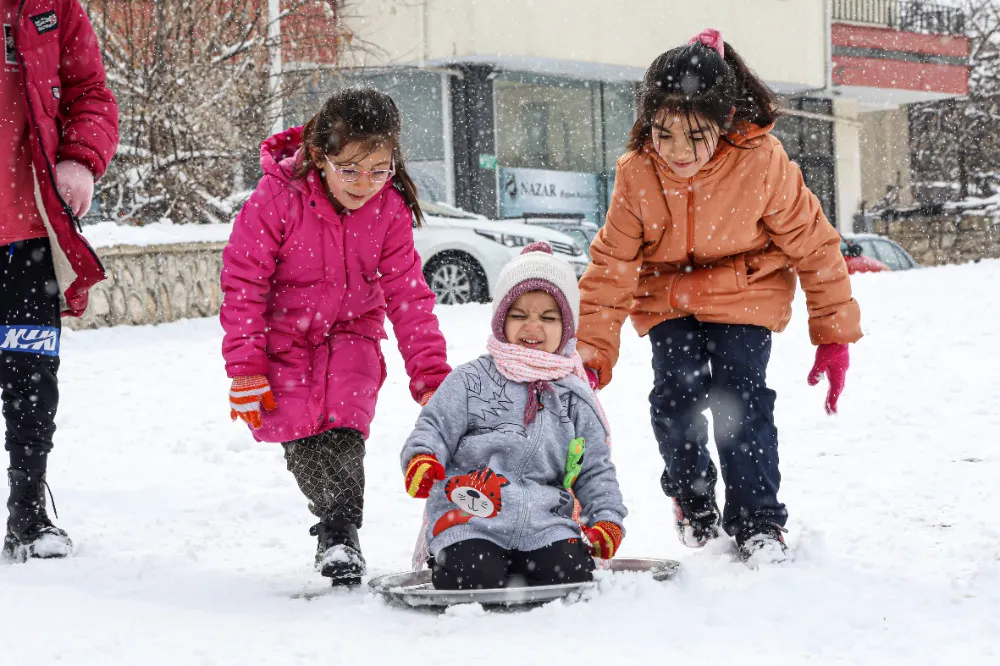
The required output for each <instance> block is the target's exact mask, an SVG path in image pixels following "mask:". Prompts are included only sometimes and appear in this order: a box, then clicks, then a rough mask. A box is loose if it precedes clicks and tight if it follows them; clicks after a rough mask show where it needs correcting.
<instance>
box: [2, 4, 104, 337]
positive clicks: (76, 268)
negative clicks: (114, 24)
mask: <svg viewBox="0 0 1000 666" xmlns="http://www.w3.org/2000/svg"><path fill="white" fill-rule="evenodd" d="M13 32H14V45H15V49H16V55H17V61H18V64H19V65H20V68H21V72H22V76H23V79H24V104H25V111H26V115H27V117H28V124H29V136H30V144H31V165H32V168H33V169H34V174H35V183H36V185H37V187H36V189H35V202H36V203H37V204H38V210H39V213H40V214H41V216H42V221H43V222H44V223H45V227H46V230H47V231H48V234H49V241H50V242H51V243H52V259H53V264H54V265H55V271H56V279H57V280H58V281H59V289H60V293H61V296H62V299H61V300H62V310H63V314H68V315H72V316H76V317H78V316H80V315H81V314H83V312H84V310H86V309H87V291H88V290H89V289H90V288H91V287H92V286H93V285H95V284H96V283H98V282H100V281H101V280H103V279H104V277H105V275H104V267H103V266H101V262H100V260H99V259H98V258H97V255H96V254H95V253H94V250H93V249H91V247H90V245H89V244H88V243H87V241H86V240H85V239H84V238H83V236H82V235H80V232H79V220H77V219H76V217H75V216H74V215H73V212H72V209H71V208H70V207H69V206H68V205H67V204H66V202H65V201H63V200H62V197H60V196H59V192H58V190H57V189H56V178H55V177H56V173H55V167H56V164H57V163H59V162H61V161H63V160H73V161H74V162H79V163H81V164H83V165H85V166H87V167H88V168H89V169H90V170H91V172H92V173H93V174H94V179H95V180H97V179H99V178H100V177H101V176H103V175H104V172H105V171H106V170H107V168H108V163H109V162H110V161H111V158H112V157H114V154H115V152H116V151H117V149H118V104H117V103H116V102H115V98H114V96H113V95H112V94H111V91H110V90H108V87H107V86H106V85H105V75H104V65H103V64H102V63H101V50H100V47H99V46H98V43H97V37H96V36H95V35H94V29H93V28H92V27H91V25H90V20H89V19H88V18H87V15H86V13H84V11H83V8H82V7H81V6H80V3H79V1H78V0H21V3H20V7H19V9H18V13H17V20H16V21H15V24H14V28H13Z"/></svg>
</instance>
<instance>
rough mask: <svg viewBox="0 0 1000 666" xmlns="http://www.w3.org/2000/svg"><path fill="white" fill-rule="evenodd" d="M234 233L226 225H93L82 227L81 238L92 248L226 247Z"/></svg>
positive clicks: (155, 223)
mask: <svg viewBox="0 0 1000 666" xmlns="http://www.w3.org/2000/svg"><path fill="white" fill-rule="evenodd" d="M232 231H233V225H232V223H231V222H229V223H226V224H173V223H172V222H152V223H150V224H144V225H142V226H134V225H128V224H117V223H116V222H96V223H94V224H87V225H84V227H83V235H84V236H85V237H86V239H87V241H88V242H90V244H91V246H92V247H95V248H101V247H110V246H112V245H139V246H146V245H161V244H169V243H217V242H222V243H225V242H226V241H228V240H229V234H231V233H232Z"/></svg>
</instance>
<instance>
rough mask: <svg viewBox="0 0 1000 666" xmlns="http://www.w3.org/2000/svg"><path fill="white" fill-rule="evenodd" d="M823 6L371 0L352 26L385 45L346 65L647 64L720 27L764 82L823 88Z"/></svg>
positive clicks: (783, 0) (744, 0)
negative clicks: (480, 60)
mask: <svg viewBox="0 0 1000 666" xmlns="http://www.w3.org/2000/svg"><path fill="white" fill-rule="evenodd" d="M823 6H824V5H823V2H822V1H820V0H698V1H697V2H691V1H690V0H625V1H617V2H611V1H609V0H410V1H409V2H405V3H404V2H399V1H398V0H366V2H364V3H361V4H359V5H358V6H357V8H356V10H355V12H356V13H358V14H360V16H357V17H353V18H352V17H348V18H347V19H346V20H347V25H348V27H349V28H350V29H351V30H353V31H354V32H355V33H356V35H357V36H358V37H359V38H360V39H362V40H366V41H369V42H370V43H372V44H374V45H376V47H377V49H378V50H381V51H384V52H382V53H373V54H370V55H369V56H368V57H367V58H361V59H360V60H359V61H357V62H353V63H346V64H348V65H359V66H361V65H363V66H376V65H389V64H400V63H409V64H415V63H421V62H427V61H442V60H461V59H466V58H469V57H473V56H482V57H490V56H497V55H499V54H502V55H504V56H508V57H519V58H526V59H546V58H548V59H554V60H563V61H576V62H584V63H601V64H606V65H617V66H622V67H635V68H641V70H644V69H645V68H646V67H648V66H649V63H650V62H652V60H653V58H655V57H656V56H657V55H659V54H660V53H662V52H663V51H666V50H668V49H670V48H672V47H674V46H677V45H679V44H683V43H684V42H685V41H687V40H688V39H689V38H690V37H691V36H693V35H694V34H696V33H698V32H699V31H701V30H703V29H704V28H716V29H718V30H721V31H722V34H723V37H724V38H725V39H726V41H728V42H729V43H730V44H732V45H733V46H734V47H735V48H736V49H738V50H739V52H740V54H741V55H743V56H744V58H746V60H747V62H748V63H749V64H750V66H751V67H753V68H754V69H755V70H756V71H757V73H758V74H759V75H760V76H761V77H763V78H764V79H765V80H767V81H769V82H772V83H775V84H778V83H786V84H792V85H795V86H797V87H798V88H800V89H805V88H820V87H822V86H823V83H824V75H825V66H824V57H825V53H824V51H825V49H824V41H825V40H824V35H825V32H824V9H823ZM640 74H641V71H640Z"/></svg>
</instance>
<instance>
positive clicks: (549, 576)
mask: <svg viewBox="0 0 1000 666" xmlns="http://www.w3.org/2000/svg"><path fill="white" fill-rule="evenodd" d="M593 572H594V560H593V558H591V556H590V552H589V551H588V550H587V547H586V545H584V543H583V541H582V540H581V539H569V540H567V541H556V542H555V543H553V544H550V545H548V546H546V547H545V548H539V549H538V550H531V551H520V550H504V549H503V548H501V547H500V546H498V545H496V544H495V543H493V542H492V541H487V540H485V539H468V540H466V541H459V542H458V543H454V544H452V545H450V546H448V547H447V548H442V549H441V550H440V551H438V554H437V555H436V556H435V557H434V559H432V560H431V574H432V576H433V578H432V580H433V582H434V587H435V588H436V589H439V590H487V589H495V588H498V587H508V586H511V585H520V584H523V585H557V584H560V583H582V582H585V581H589V580H592V579H593Z"/></svg>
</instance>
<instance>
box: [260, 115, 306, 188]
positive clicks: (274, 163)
mask: <svg viewBox="0 0 1000 666" xmlns="http://www.w3.org/2000/svg"><path fill="white" fill-rule="evenodd" d="M303 157H304V152H303V150H302V127H301V126H299V127H291V128H289V129H286V130H284V131H283V132H278V133H277V134H275V135H274V136H270V137H268V138H267V139H265V140H264V143H262V144H260V168H261V170H262V171H263V172H264V175H266V176H274V177H275V178H277V179H279V180H281V181H282V182H284V183H287V184H289V185H291V186H293V187H295V188H296V189H299V190H302V191H306V190H307V189H308V187H307V185H306V183H305V182H304V180H305V179H302V178H296V176H295V170H296V169H297V168H298V167H299V165H300V164H301V163H302V159H303Z"/></svg>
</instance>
